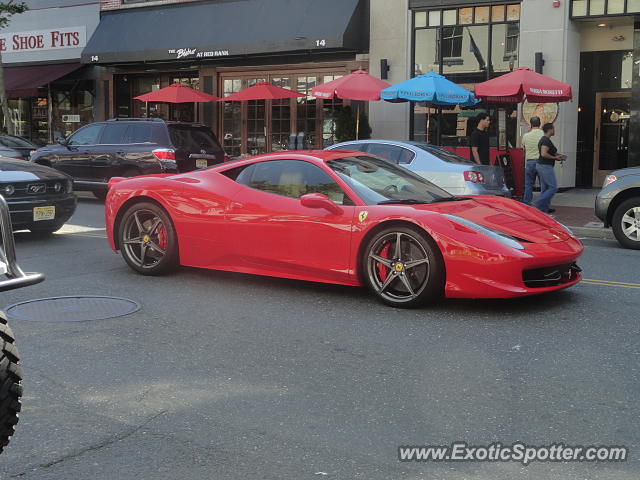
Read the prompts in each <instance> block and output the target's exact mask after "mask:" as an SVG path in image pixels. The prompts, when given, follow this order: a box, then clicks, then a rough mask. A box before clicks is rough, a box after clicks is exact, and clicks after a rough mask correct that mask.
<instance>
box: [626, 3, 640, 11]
mask: <svg viewBox="0 0 640 480" xmlns="http://www.w3.org/2000/svg"><path fill="white" fill-rule="evenodd" d="M627 12H629V13H638V12H640V0H627Z"/></svg>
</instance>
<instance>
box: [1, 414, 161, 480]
mask: <svg viewBox="0 0 640 480" xmlns="http://www.w3.org/2000/svg"><path fill="white" fill-rule="evenodd" d="M165 413H167V410H162V411H160V412H158V413H156V414H155V415H153V416H152V417H149V418H148V419H147V420H145V421H144V422H142V423H141V424H140V425H137V426H135V427H132V428H130V429H128V430H125V431H124V432H122V433H119V434H117V435H114V436H112V437H109V438H107V439H106V440H104V441H102V442H99V443H97V444H95V445H90V446H88V447H85V448H82V449H80V450H78V451H77V452H73V453H70V454H68V455H65V456H63V457H60V458H58V459H56V460H52V461H50V462H48V463H43V464H41V465H38V466H37V467H35V468H33V469H31V470H29V471H25V472H21V473H16V474H14V475H11V476H10V477H8V478H20V477H22V476H24V475H26V474H27V473H31V472H35V471H37V470H40V469H46V468H51V467H53V466H55V465H59V464H61V463H63V462H66V461H68V460H72V459H74V458H78V457H81V456H82V455H84V454H85V453H89V452H94V451H96V450H100V449H102V448H104V447H108V446H110V445H113V444H114V443H117V442H120V441H122V440H126V439H127V438H129V437H131V436H132V435H135V434H136V433H137V432H139V431H140V430H141V429H142V428H144V427H145V426H147V425H149V424H150V423H151V422H153V421H154V420H155V419H156V418H158V417H159V416H161V415H164V414H165Z"/></svg>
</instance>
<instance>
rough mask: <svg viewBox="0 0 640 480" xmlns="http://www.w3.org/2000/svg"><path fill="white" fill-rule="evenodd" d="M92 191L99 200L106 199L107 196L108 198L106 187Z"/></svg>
mask: <svg viewBox="0 0 640 480" xmlns="http://www.w3.org/2000/svg"><path fill="white" fill-rule="evenodd" d="M91 193H93V196H94V197H96V198H97V199H98V200H104V199H105V198H107V189H106V188H105V189H104V190H93V191H92V192H91Z"/></svg>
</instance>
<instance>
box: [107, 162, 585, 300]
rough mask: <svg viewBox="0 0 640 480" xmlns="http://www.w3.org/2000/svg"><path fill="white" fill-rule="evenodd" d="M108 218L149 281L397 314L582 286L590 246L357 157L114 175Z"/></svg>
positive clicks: (551, 224)
mask: <svg viewBox="0 0 640 480" xmlns="http://www.w3.org/2000/svg"><path fill="white" fill-rule="evenodd" d="M105 208H106V220H107V233H108V237H109V243H110V245H111V248H113V249H114V250H115V251H120V252H122V256H123V257H124V259H125V261H126V262H127V263H128V264H129V266H130V267H131V268H133V269H134V270H136V271H137V272H140V273H142V274H146V275H155V274H160V273H164V272H168V271H170V270H172V269H174V268H176V267H177V266H178V265H186V266H191V267H202V268H211V269H216V270H230V271H234V272H244V273H253V274H260V275H270V276H274V277H286V278H294V279H300V280H308V281H314V282H327V283H337V284H344V285H366V286H367V287H368V288H369V289H370V290H371V291H372V292H373V293H374V294H375V295H376V296H377V297H378V298H379V299H380V300H382V301H383V302H385V303H387V304H389V305H392V306H395V307H414V306H418V305H422V304H425V303H427V302H429V301H432V300H435V299H438V298H441V297H443V296H444V297H450V298H454V297H455V298H508V297H517V296H522V295H533V294H538V293H544V292H549V291H552V290H559V289H562V288H566V287H569V286H571V285H574V284H575V283H577V282H579V281H580V278H581V276H580V268H578V266H577V265H576V260H577V259H578V257H579V256H580V254H581V253H582V250H583V246H582V244H581V243H580V241H579V240H578V239H576V238H575V237H574V236H573V235H572V234H571V232H569V231H568V230H567V229H566V228H565V227H564V226H562V225H561V224H559V223H557V222H556V221H555V220H553V219H552V218H551V217H549V216H547V215H545V214H544V213H540V212H538V211H537V210H534V209H532V208H530V207H528V206H526V205H523V204H521V203H518V202H516V201H513V200H510V199H506V198H500V197H495V196H474V197H455V196H451V195H450V194H449V193H447V192H446V191H444V190H442V189H440V188H438V187H436V186H435V185H433V184H432V183H430V182H428V181H427V180H425V179H423V178H422V177H419V176H417V175H415V174H413V173H411V172H409V171H407V170H404V169H402V168H400V167H398V166H396V165H393V164H390V163H388V162H387V161H385V160H382V159H380V158H377V157H374V156H370V155H365V154H362V153H361V152H353V151H336V150H334V151H295V152H279V153H272V154H266V155H260V156H256V157H252V158H247V159H244V160H238V161H233V162H229V163H225V164H222V165H217V166H215V167H211V168H207V169H205V170H199V171H195V172H189V173H183V174H178V175H170V174H167V175H149V176H143V177H134V178H127V179H124V178H114V179H112V180H111V182H110V188H109V193H108V195H107V199H106V205H105Z"/></svg>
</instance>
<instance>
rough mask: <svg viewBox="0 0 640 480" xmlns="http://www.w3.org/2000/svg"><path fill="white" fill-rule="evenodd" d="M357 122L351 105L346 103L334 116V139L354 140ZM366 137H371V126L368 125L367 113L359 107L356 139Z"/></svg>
mask: <svg viewBox="0 0 640 480" xmlns="http://www.w3.org/2000/svg"><path fill="white" fill-rule="evenodd" d="M357 123H358V122H357V120H356V116H355V115H354V114H353V110H352V109H351V107H350V106H348V105H347V106H344V107H342V108H341V109H340V111H339V113H338V116H337V117H336V141H337V142H347V141H349V140H355V139H356V124H357ZM368 138H371V126H370V125H369V118H368V117H367V114H366V113H365V112H364V109H361V110H360V126H359V127H358V140H366V139H368Z"/></svg>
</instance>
